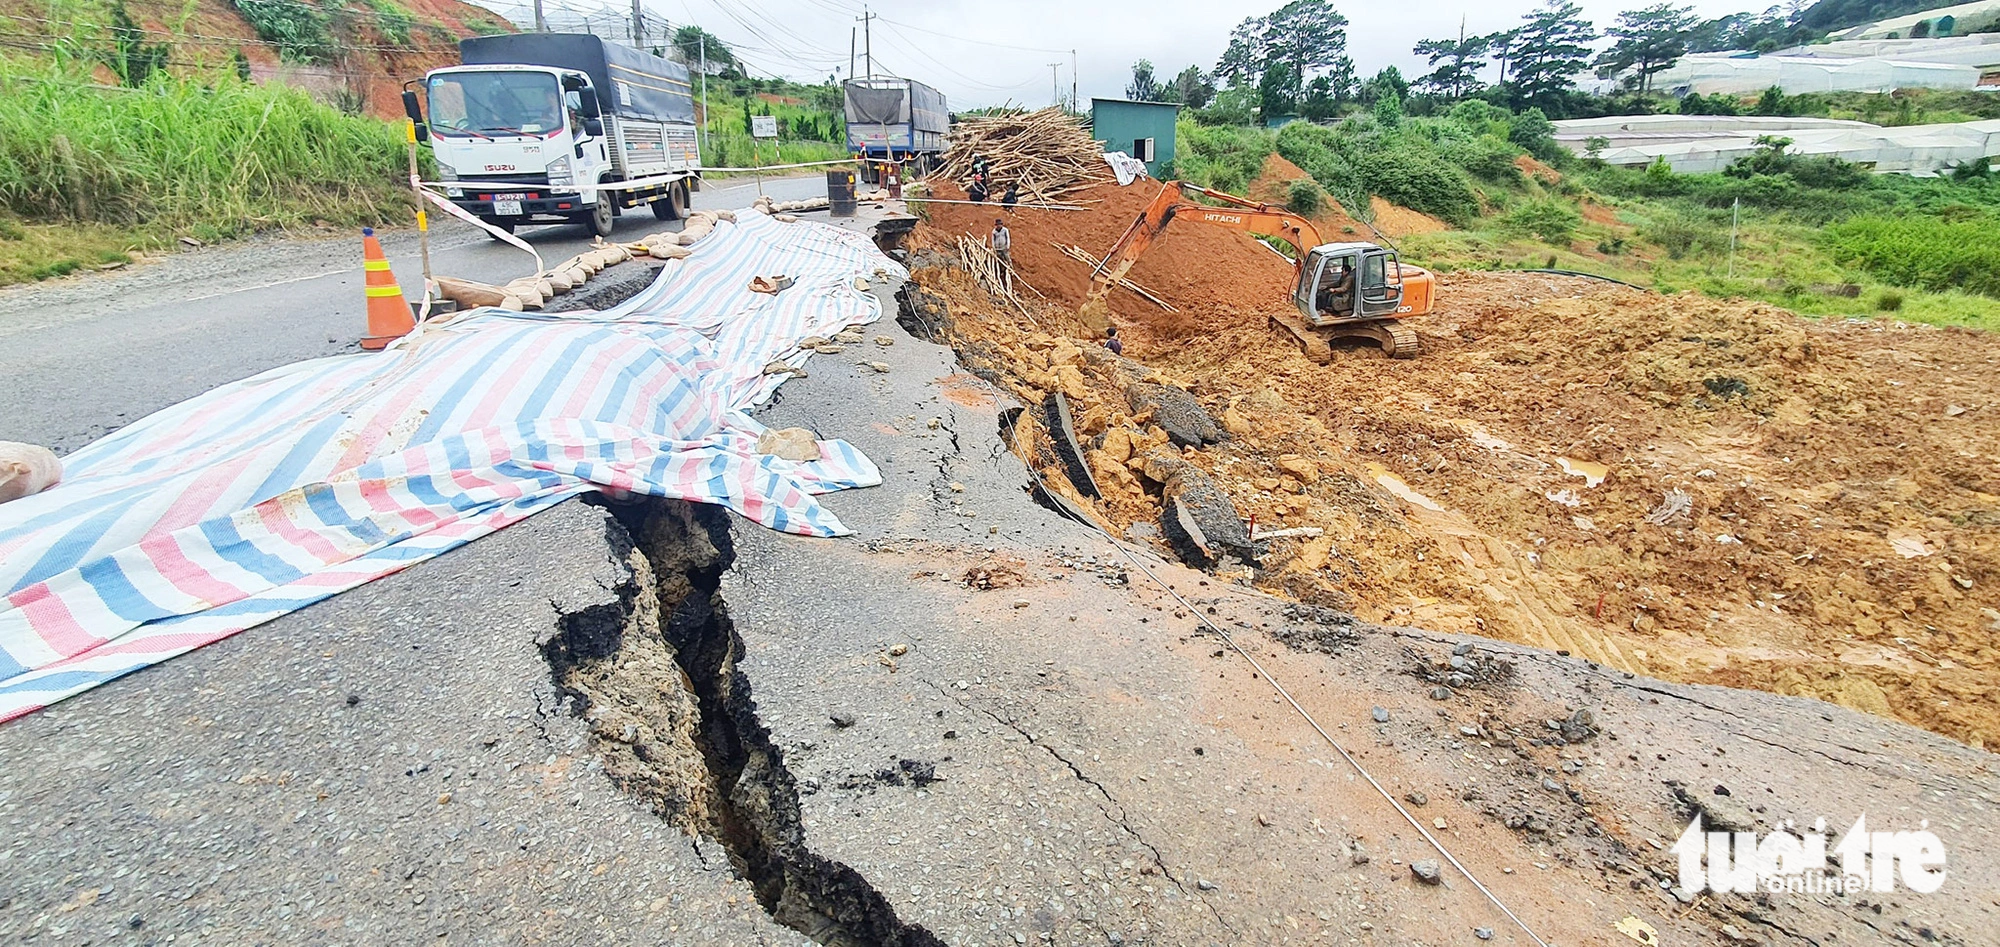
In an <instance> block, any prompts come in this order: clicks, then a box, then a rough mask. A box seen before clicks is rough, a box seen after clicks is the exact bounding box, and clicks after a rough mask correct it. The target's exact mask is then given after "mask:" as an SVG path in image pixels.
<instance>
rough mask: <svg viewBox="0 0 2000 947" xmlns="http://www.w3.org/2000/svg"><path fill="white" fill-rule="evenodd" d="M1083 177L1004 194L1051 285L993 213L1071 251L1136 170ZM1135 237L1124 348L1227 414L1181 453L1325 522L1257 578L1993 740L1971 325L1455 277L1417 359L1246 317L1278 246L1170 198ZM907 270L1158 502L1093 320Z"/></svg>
mask: <svg viewBox="0 0 2000 947" xmlns="http://www.w3.org/2000/svg"><path fill="white" fill-rule="evenodd" d="M1102 190H1104V191H1106V192H1107V193H1105V194H1104V195H1103V197H1102V199H1103V200H1104V203H1103V204H1101V205H1097V206H1098V207H1099V208H1100V210H1099V212H1098V213H1096V214H1092V215H1083V214H1077V215H1069V216H1064V217H1061V218H1055V217H1053V216H1052V215H1046V214H1045V215H1043V217H1041V218H1039V219H1038V218H1036V217H1033V216H1030V215H1029V214H1028V213H1027V212H1022V213H1021V214H1019V215H1017V216H1018V217H1019V218H1020V220H1021V222H1020V223H1019V224H1017V226H1016V240H1015V246H1016V247H1017V250H1016V262H1017V264H1018V265H1019V266H1020V268H1021V271H1022V275H1023V276H1024V277H1025V279H1026V280H1027V281H1029V282H1030V283H1033V284H1034V285H1036V286H1037V287H1040V288H1042V289H1043V290H1044V291H1045V292H1049V293H1050V295H1051V296H1052V297H1055V298H1056V299H1058V300H1059V301H1060V302H1061V303H1062V304H1063V305H1065V306H1066V305H1071V304H1072V302H1073V300H1074V299H1075V298H1077V296H1078V295H1080V292H1081V286H1082V279H1083V276H1084V274H1083V267H1082V265H1081V264H1076V263H1073V262H1071V261H1069V260H1067V259H1061V258H1054V259H1051V258H1050V257H1049V256H1047V255H1043V254H1040V253H1037V252H1032V251H1030V250H1029V249H1028V247H1027V245H1028V244H1029V243H1030V242H1031V241H1030V240H1029V239H1025V236H1026V235H1027V234H1030V233H1032V234H1033V236H1034V240H1033V241H1032V242H1034V243H1038V244H1040V245H1041V246H1044V247H1045V246H1046V245H1047V242H1048V241H1049V240H1051V239H1054V240H1072V241H1075V242H1078V243H1081V244H1083V245H1084V246H1085V247H1086V248H1087V249H1096V250H1098V251H1099V252H1101V250H1102V248H1103V247H1105V246H1106V245H1108V244H1109V242H1110V240H1111V239H1112V238H1113V237H1115V234H1116V233H1117V232H1118V230H1120V229H1121V228H1120V227H1119V223H1120V221H1121V220H1122V219H1123V218H1124V217H1125V216H1126V212H1127V211H1128V210H1130V207H1129V206H1128V205H1131V204H1133V203H1135V202H1136V203H1140V204H1142V203H1143V201H1144V199H1145V198H1146V197H1150V194H1141V195H1130V196H1127V195H1123V194H1119V193H1118V192H1117V189H1115V188H1107V189H1102ZM1128 190H1138V188H1133V189H1128ZM1093 196H1097V195H1093ZM966 216H969V215H966ZM953 222H954V216H953V215H951V214H945V213H939V214H937V215H935V216H934V217H933V228H934V229H933V237H932V239H933V240H935V239H936V235H937V229H936V228H939V227H940V226H943V227H948V226H951V225H952V223H953ZM990 227H991V219H990V216H989V217H988V218H987V219H986V221H985V226H984V228H982V229H981V232H983V229H990ZM1160 249H1162V250H1165V251H1166V252H1165V253H1161V254H1158V255H1154V256H1149V257H1148V258H1147V259H1146V260H1145V261H1143V262H1142V263H1141V264H1140V265H1139V267H1137V268H1135V270H1134V275H1135V277H1136V278H1137V279H1139V281H1140V282H1141V283H1142V284H1145V285H1147V286H1148V287H1149V288H1151V289H1153V290H1154V291H1156V292H1159V293H1161V294H1162V295H1164V296H1166V297H1167V298H1168V299H1169V300H1170V301H1171V302H1172V303H1174V304H1175V305H1177V306H1180V307H1182V308H1183V310H1184V311H1183V312H1182V313H1180V314H1167V313H1163V312H1161V311H1160V310H1159V309H1158V308H1156V307H1153V306H1151V305H1150V304H1148V303H1146V302H1144V301H1143V300H1140V299H1138V298H1137V297H1135V296H1132V295H1131V294H1129V293H1124V292H1122V291H1120V292H1116V293H1114V294H1113V297H1112V309H1113V312H1114V315H1115V317H1116V318H1117V319H1118V321H1119V322H1120V325H1121V327H1122V328H1121V334H1123V335H1125V336H1127V337H1128V339H1129V342H1128V348H1127V352H1126V354H1127V355H1128V356H1132V357H1134V358H1136V359H1137V360H1138V361H1140V362H1142V363H1144V365H1145V366H1148V367H1150V368H1152V369H1154V370H1156V371H1157V372H1158V373H1159V374H1160V375H1161V376H1163V377H1164V379H1165V380H1169V381H1176V382H1179V383H1181V384H1183V385H1184V386H1186V387H1187V388H1188V389H1189V390H1190V391H1191V392H1193V393H1194V394H1195V395H1196V396H1197V397H1198V398H1199V399H1201V400H1202V402H1203V403H1204V404H1205V406H1206V407H1207V408H1208V409H1209V411H1210V412H1211V413H1212V414H1214V415H1216V416H1217V417H1219V418H1220V419H1221V420H1222V421H1223V423H1224V424H1225V426H1227V427H1228V429H1229V430H1230V431H1231V433H1232V434H1234V435H1235V436H1234V438H1233V439H1231V440H1230V441H1228V442H1225V443H1223V444H1221V445H1219V446H1214V447H1210V448H1207V449H1204V450H1190V451H1188V452H1186V459H1188V460H1189V461H1191V462H1193V463H1194V464H1196V465H1197V466H1199V467H1201V468H1202V469H1204V470H1207V471H1208V472H1210V473H1211V474H1212V475H1213V476H1214V478H1215V479H1216V481H1217V482H1218V483H1219V484H1220V485H1221V486H1222V487H1223V488H1224V489H1225V490H1226V491H1227V492H1228V493H1229V495H1230V497H1231V499H1232V500H1233V501H1234V503H1235V505H1236V507H1237V509H1238V511H1239V512H1240V513H1242V514H1243V515H1244V516H1245V517H1246V518H1247V517H1253V516H1254V517H1255V519H1256V523H1257V526H1258V528H1259V529H1260V530H1267V531H1268V530H1270V529H1274V528H1278V527H1315V528H1319V529H1322V530H1324V531H1325V532H1324V535H1322V536H1320V537H1318V538H1315V539H1303V540H1301V539H1283V540H1278V541H1275V542H1273V543H1272V544H1271V548H1270V550H1269V553H1268V555H1267V556H1266V557H1265V559H1264V562H1263V566H1264V569H1263V570H1261V571H1259V572H1258V573H1257V574H1256V576H1255V581H1256V582H1257V584H1259V585H1261V586H1264V587H1267V588H1272V589H1276V590H1280V591H1283V592H1286V593H1287V594H1290V595H1293V596H1296V597H1299V598H1301V599H1305V600H1310V601H1315V602H1321V603H1325V604H1330V605H1336V606H1340V607H1346V608H1351V609H1353V610H1355V611H1356V612H1357V613H1359V614H1362V615H1364V616H1366V617H1369V618H1373V619H1380V620H1389V621H1396V622H1405V623H1413V624H1419V625H1423V626H1427V627H1432V628H1438V629H1440V630H1448V631H1465V632H1480V633H1484V634H1488V635H1494V636H1498V637H1503V638H1508V639H1511V640H1515V641H1520V642H1523V643H1528V644H1534V645H1539V646H1543V647H1549V648H1554V649H1560V650H1563V651H1567V652H1572V653H1575V654H1577V655H1579V656H1583V657H1587V658H1590V659H1591V660H1594V661H1598V662H1601V663H1605V664H1608V665H1611V666H1614V667H1618V668H1621V669H1625V670H1631V671H1635V672H1643V673H1647V674H1652V675H1657V676H1660V677H1665V678H1669V679H1673V680H1680V681H1688V682H1705V683H1719V684H1729V685H1736V686H1743V687H1752V688H1759V689H1764V690H1769V691H1774V692H1778V693H1784V694H1795V695H1802V696H1812V697H1820V698H1824V699H1827V700H1831V701H1835V702H1837V703H1840V704H1843V705H1845V706H1849V707H1853V708H1856V709H1860V710H1864V711H1869V712H1872V713H1877V714H1881V715H1885V716H1892V717H1896V718H1899V719H1902V720H1905V721H1908V722H1911V723H1915V724H1918V725H1920V726H1924V727H1927V728H1930V729H1932V730H1935V731H1937V732H1939V733H1943V734H1946V735H1949V736H1952V737H1955V738H1957V739H1960V740H1964V741H1967V742H1969V743H1972V744H1975V745H1987V744H1989V743H1990V742H1991V741H1993V740H1994V739H1995V738H1996V737H2000V702H1996V701H1995V700H1994V699H1993V698H1994V696H1995V694H1996V688H2000V651H1996V649H1995V648H1994V646H1993V644H1992V639H1993V634H1994V632H1995V631H1996V630H2000V611H1996V610H1995V606H1996V604H2000V598H1996V596H1995V594H1994V589H1995V587H1996V584H2000V570H1996V567H2000V544H1996V540H2000V529H1996V524H2000V476H1997V475H1996V472H1995V466H1994V460H1995V458H1996V457H2000V411H1996V406H1995V405H1994V403H1993V400H1994V397H1993V394H1992V393H1993V392H1994V391H1996V390H2000V340H1995V339H1993V338H1992V337H1990V336H1986V335H1981V334H1976V333H1971V332H1965V331H1955V330H1938V329H1932V328H1928V327H1920V326H1910V325H1903V324H1897V323H1876V322H1856V323H1838V322H1813V321H1808V320H1804V319H1801V318H1799V317H1796V316H1794V315H1792V314H1790V313H1787V312H1784V311H1781V310H1776V309H1772V308H1769V307H1766V306H1762V305H1753V304H1742V303H1734V302H1722V301H1716V300H1711V299H1706V298H1702V297H1697V296H1692V295H1681V296H1671V297H1662V296H1658V295H1653V294H1645V293H1640V292H1636V291H1632V290H1627V289H1623V288H1617V287H1609V286H1607V285H1606V284H1601V283H1592V282H1588V281H1583V280H1573V279H1565V278H1556V277H1548V276H1540V275H1529V274H1493V273H1484V274H1482V273H1466V274H1457V275H1453V276H1449V277H1446V278H1445V279H1444V281H1443V286H1442V289H1441V304H1440V307H1439V310H1438V312H1436V313H1434V314H1433V315H1431V316H1428V317H1424V318H1422V319H1420V320H1418V322H1417V328H1418V330H1419V332H1420V333H1421V335H1422V337H1423V341H1424V345H1425V348H1426V351H1425V353H1424V354H1423V355H1422V356H1420V357H1418V358H1417V359H1414V360H1409V361H1389V360H1385V359H1381V358H1379V357H1376V356H1375V355H1374V354H1373V353H1372V352H1369V351H1356V352H1345V353H1342V354H1341V356H1340V357H1338V358H1336V360H1335V362H1334V363H1333V364H1331V365H1328V366H1316V365H1313V364H1312V363H1311V362H1309V361H1307V360H1306V359H1304V358H1303V357H1302V356H1300V355H1299V354H1298V353H1297V352H1296V350H1295V349H1294V348H1293V346H1292V345H1291V344H1290V343H1289V342H1288V339H1287V337H1286V336H1283V335H1282V334H1280V333H1278V332H1276V331H1274V330H1272V329H1270V328H1268V327H1267V325H1266V324H1265V323H1264V321H1263V320H1262V319H1260V318H1257V317H1256V313H1257V312H1259V311H1261V310H1259V309H1258V307H1259V306H1269V305H1278V304H1281V303H1280V302H1279V299H1280V296H1279V288H1280V287H1282V286H1283V285H1284V282H1285V280H1286V278H1287V273H1286V271H1285V266H1284V264H1283V262H1282V261H1280V260H1278V258H1277V257H1275V256H1272V255H1270V254H1269V252H1268V251H1266V250H1263V249H1262V248H1261V247H1259V246H1258V245H1256V244H1255V242H1254V241H1251V240H1250V239H1249V238H1247V237H1244V236H1242V235H1240V234H1234V233H1229V232H1224V231H1213V230H1204V229H1201V228H1192V227H1190V228H1185V229H1181V230H1178V231H1174V232H1172V233H1170V234H1169V236H1168V238H1167V239H1166V240H1165V241H1163V242H1162V245H1161V248H1160ZM1259 254H1263V256H1259ZM1265 257H1268V260H1267V259H1265ZM929 272H930V273H931V274H932V275H931V276H928V277H925V278H926V279H927V280H928V281H930V282H933V283H939V284H940V285H941V288H942V290H943V291H944V292H946V294H947V295H948V296H950V297H951V298H952V300H953V302H954V312H955V313H957V314H958V319H957V325H958V327H959V331H960V333H961V334H962V335H963V336H965V337H966V338H967V339H969V340H973V341H976V342H977V343H979V344H980V345H983V346H985V347H986V348H987V350H988V351H990V352H992V353H995V354H996V355H997V358H996V359H995V363H996V364H998V365H1000V366H1003V367H1004V368H1005V369H1006V373H1007V375H1008V377H1010V378H1011V381H1012V383H1013V384H1014V385H1016V386H1018V388H1019V389H1021V391H1022V393H1023V396H1024V398H1027V399H1030V400H1031V403H1032V401H1037V400H1039V393H1040V392H1042V391H1046V390H1050V389H1054V388H1061V389H1063V390H1065V391H1067V392H1068V393H1069V395H1070V397H1071V398H1072V400H1073V401H1075V402H1078V403H1079V406H1078V407H1077V411H1078V414H1079V424H1080V426H1081V427H1082V428H1083V431H1082V432H1081V433H1082V435H1083V436H1084V437H1085V438H1086V439H1087V440H1088V443H1087V444H1086V445H1085V446H1086V448H1087V449H1088V450H1090V452H1091V454H1092V456H1091V462H1092V464H1093V468H1094V469H1095V470H1096V471H1097V474H1098V479H1099V481H1100V484H1104V485H1106V493H1107V497H1106V498H1105V499H1104V500H1102V501H1096V502H1095V503H1094V505H1095V507H1096V509H1097V511H1098V512H1099V514H1100V515H1102V516H1103V517H1104V518H1105V519H1107V520H1108V521H1110V523H1111V524H1112V525H1113V526H1115V527H1117V528H1119V529H1124V528H1127V527H1129V526H1130V525H1132V524H1133V523H1135V522H1144V521H1148V520H1150V519H1153V518H1155V517H1157V515H1158V491H1159V486H1158V485H1157V484H1154V483H1152V482H1150V481H1148V480H1147V479H1146V477H1145V476H1144V472H1143V469H1142V467H1143V463H1142V460H1143V457H1144V455H1145V454H1146V453H1147V452H1148V451H1151V450H1155V449H1157V448H1159V447H1161V446H1163V445H1164V443H1165V436H1164V434H1163V433H1162V432H1160V431H1159V429H1158V428H1157V427H1156V426H1154V425H1152V423H1151V418H1150V417H1149V416H1147V415H1145V414H1144V413H1141V412H1136V411H1134V410H1133V409H1132V407H1131V406H1130V404H1129V403H1128V401H1127V398H1126V396H1125V395H1124V393H1123V386H1124V384H1125V381H1124V379H1123V378H1122V377H1121V373H1120V372H1119V371H1118V370H1116V368H1115V367H1113V366H1112V363H1111V361H1110V360H1107V359H1103V358H1099V357H1093V356H1091V355H1090V354H1089V353H1088V352H1086V351H1085V350H1084V349H1082V348H1080V347H1078V345H1079V342H1080V345H1082V346H1092V345H1093V343H1090V342H1087V341H1080V340H1077V341H1072V340H1071V339H1066V338H1062V336H1065V335H1070V334H1072V333H1074V332H1075V328H1074V324H1073V322H1070V321H1068V320H1067V319H1066V318H1065V316H1064V313H1063V312H1062V307H1061V306H1050V307H1048V308H1045V309H1037V310H1036V312H1037V324H1034V325H1031V324H1029V323H1027V322H1026V321H1025V320H1024V319H1022V318H1021V317H1020V316H1019V315H1018V314H1017V315H1013V316H1011V317H1008V316H1002V315H1001V314H1000V310H998V309H997V308H995V307H994V306H993V305H992V303H991V302H990V301H988V300H983V299H981V298H980V297H979V295H978V294H976V293H974V292H970V291H967V290H966V289H965V288H964V287H963V286H957V285H950V284H951V283H952V282H953V281H952V279H951V278H950V277H949V276H948V275H939V274H941V273H942V272H943V271H935V270H933V271H929ZM1190 288H1192V291H1190ZM1051 290H1053V291H1051ZM1030 301H1031V302H1032V301H1033V300H1032V297H1031V300H1030ZM1600 468H1601V469H1600ZM1600 478H1601V479H1600Z"/></svg>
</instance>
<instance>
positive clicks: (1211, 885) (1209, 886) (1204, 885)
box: [1194, 878, 1220, 891]
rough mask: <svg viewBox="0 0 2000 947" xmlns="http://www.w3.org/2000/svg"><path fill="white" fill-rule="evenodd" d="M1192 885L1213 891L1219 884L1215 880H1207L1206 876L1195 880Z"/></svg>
mask: <svg viewBox="0 0 2000 947" xmlns="http://www.w3.org/2000/svg"><path fill="white" fill-rule="evenodd" d="M1194 886H1195V887H1197V888H1200V889H1201V890H1203V891H1214V890H1215V889H1216V888H1218V887H1220V885H1217V884H1216V883H1215V882H1213V881H1209V880H1208V879H1206V878H1204V879H1201V880H1199V881H1196V882H1195V883H1194Z"/></svg>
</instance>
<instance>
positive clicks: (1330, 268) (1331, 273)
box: [1292, 243, 1403, 326]
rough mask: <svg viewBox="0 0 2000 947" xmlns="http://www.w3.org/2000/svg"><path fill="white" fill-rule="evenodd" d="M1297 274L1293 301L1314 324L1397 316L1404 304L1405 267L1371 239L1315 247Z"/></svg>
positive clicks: (1394, 256) (1322, 324)
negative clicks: (1370, 241) (1362, 241)
mask: <svg viewBox="0 0 2000 947" xmlns="http://www.w3.org/2000/svg"><path fill="white" fill-rule="evenodd" d="M1299 275H1300V276H1301V277H1302V278H1301V279H1300V280H1299V285H1298V287H1297V288H1296V290H1295V291H1294V292H1293V297H1292V301H1293V302H1294V303H1295V304H1297V306H1298V308H1299V314H1300V315H1302V316H1304V317H1305V319H1306V322H1307V323H1309V324H1311V325H1315V326H1325V325H1333V324H1336V323H1341V322H1355V321H1362V320H1370V319H1385V318H1394V317H1395V315H1396V310H1397V309H1399V308H1401V307H1402V305H1403V273H1402V266H1401V264H1399V263H1398V262H1397V260H1396V254H1395V253H1394V252H1392V251H1389V250H1384V249H1382V248H1381V247H1378V246H1376V245H1374V244H1372V243H1329V244H1326V245H1324V246H1318V247H1314V248H1313V249H1312V250H1311V252H1309V253H1308V254H1307V255H1306V260H1305V265H1304V266H1302V267H1300V268H1299Z"/></svg>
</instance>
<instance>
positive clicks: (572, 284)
mask: <svg viewBox="0 0 2000 947" xmlns="http://www.w3.org/2000/svg"><path fill="white" fill-rule="evenodd" d="M544 279H545V281H546V282H547V283H548V284H549V288H551V289H553V290H555V294H556V295H558V296H560V295H562V294H564V293H567V292H569V291H570V290H572V289H575V288H576V281H574V280H572V279H570V278H569V273H568V271H557V272H554V273H550V274H549V275H548V276H547V277H545V278H544Z"/></svg>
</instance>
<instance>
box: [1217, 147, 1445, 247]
mask: <svg viewBox="0 0 2000 947" xmlns="http://www.w3.org/2000/svg"><path fill="white" fill-rule="evenodd" d="M1309 180H1312V175H1310V174H1307V173H1306V171H1305V169H1303V168H1301V167H1299V166H1298V165H1296V164H1293V163H1291V162H1290V161H1287V160H1285V158H1284V156H1283V155H1278V154H1272V155H1270V156H1269V157H1267V158H1265V159H1264V170H1263V171H1262V172H1260V173H1259V174H1258V175H1257V179H1256V180H1255V181H1252V182H1250V193H1249V195H1248V196H1249V197H1251V198H1253V199H1255V200H1260V201H1263V202H1265V203H1267V204H1283V203H1286V202H1288V201H1290V200H1291V193H1292V182H1293V181H1309ZM1368 206H1369V209H1370V210H1371V211H1372V212H1373V214H1372V216H1373V217H1374V218H1375V220H1374V227H1373V229H1371V228H1370V227H1369V225H1368V224H1366V223H1363V222H1361V221H1359V220H1356V219H1354V216H1353V215H1351V214H1349V213H1348V212H1347V210H1346V208H1344V207H1342V206H1340V204H1339V203H1338V202H1337V201H1334V200H1332V199H1330V198H1329V199H1328V200H1327V201H1326V203H1325V205H1324V206H1323V207H1322V208H1321V210H1320V212H1319V213H1318V214H1314V215H1313V216H1312V222H1313V226H1315V227H1318V228H1319V235H1320V237H1321V239H1324V240H1326V241H1328V242H1338V241H1342V240H1370V241H1373V240H1375V239H1376V234H1377V233H1378V232H1379V233H1380V234H1381V235H1382V236H1385V237H1388V238H1389V239H1391V240H1400V239H1402V238H1404V237H1407V236H1409V235H1411V234H1417V233H1436V232H1438V231H1440V230H1450V229H1451V225H1450V224H1447V223H1445V222H1444V221H1442V220H1439V219H1437V218H1436V217H1432V216H1431V215H1429V214H1425V213H1422V212H1419V211H1414V210H1411V209H1409V208H1407V207H1404V206H1402V205H1400V204H1391V203H1389V202H1388V201H1385V200H1383V199H1382V198H1379V197H1375V198H1370V199H1369V204H1368Z"/></svg>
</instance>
